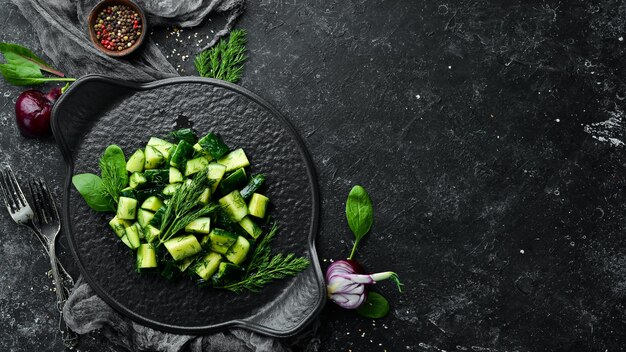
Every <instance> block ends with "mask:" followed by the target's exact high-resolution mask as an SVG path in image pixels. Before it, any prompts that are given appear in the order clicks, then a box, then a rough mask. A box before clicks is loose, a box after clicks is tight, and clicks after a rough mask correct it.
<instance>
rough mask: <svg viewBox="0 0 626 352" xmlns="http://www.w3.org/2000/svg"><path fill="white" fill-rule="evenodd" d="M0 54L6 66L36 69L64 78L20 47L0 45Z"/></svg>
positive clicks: (10, 44) (30, 52)
mask: <svg viewBox="0 0 626 352" xmlns="http://www.w3.org/2000/svg"><path fill="white" fill-rule="evenodd" d="M0 53H2V56H4V59H5V60H6V61H7V63H8V64H13V65H20V66H32V67H37V68H39V69H40V70H42V71H46V72H50V73H52V74H54V75H57V76H59V77H64V75H63V73H62V72H59V71H57V70H55V69H53V68H52V67H50V65H48V64H47V63H46V62H45V61H43V60H42V59H40V58H39V57H37V55H35V54H34V53H33V52H32V51H30V50H29V49H28V48H25V47H23V46H21V45H17V44H12V43H0Z"/></svg>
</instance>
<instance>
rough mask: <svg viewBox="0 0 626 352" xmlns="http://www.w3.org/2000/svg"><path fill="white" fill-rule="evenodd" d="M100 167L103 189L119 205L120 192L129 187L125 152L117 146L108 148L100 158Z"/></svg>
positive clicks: (113, 145)
mask: <svg viewBox="0 0 626 352" xmlns="http://www.w3.org/2000/svg"><path fill="white" fill-rule="evenodd" d="M99 165H100V173H101V175H102V189H103V191H104V193H105V194H106V195H108V196H109V197H110V198H111V199H112V200H113V202H114V203H115V204H117V200H118V199H119V198H120V191H121V190H122V189H124V188H125V187H126V185H128V173H127V171H126V158H125V157H124V152H123V151H122V149H121V148H120V147H118V146H117V145H115V144H112V145H110V146H108V147H107V149H105V150H104V154H103V155H102V157H101V158H100V161H99Z"/></svg>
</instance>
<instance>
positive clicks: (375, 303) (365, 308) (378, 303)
mask: <svg viewBox="0 0 626 352" xmlns="http://www.w3.org/2000/svg"><path fill="white" fill-rule="evenodd" d="M356 312H357V313H359V314H360V315H362V316H364V317H366V318H372V319H378V318H382V317H384V316H385V315H387V313H389V302H388V301H387V299H386V298H385V297H383V296H382V295H381V294H380V293H376V292H369V293H368V295H367V300H366V301H365V303H363V305H361V306H360V307H359V308H357V309H356Z"/></svg>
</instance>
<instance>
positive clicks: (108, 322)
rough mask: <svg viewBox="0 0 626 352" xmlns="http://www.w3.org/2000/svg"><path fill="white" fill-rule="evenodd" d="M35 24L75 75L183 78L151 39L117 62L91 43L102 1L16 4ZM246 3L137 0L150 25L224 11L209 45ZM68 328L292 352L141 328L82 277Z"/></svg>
mask: <svg viewBox="0 0 626 352" xmlns="http://www.w3.org/2000/svg"><path fill="white" fill-rule="evenodd" d="M12 1H13V3H15V4H16V5H17V6H18V8H19V9H20V11H21V12H22V14H23V15H24V17H26V19H27V20H28V21H30V23H31V24H32V26H33V28H34V30H35V32H36V33H37V36H38V37H39V41H40V42H41V46H42V48H43V50H44V52H45V53H46V55H47V56H48V57H49V58H50V59H51V60H52V61H53V62H54V66H55V67H57V68H59V69H60V70H61V71H63V72H67V73H68V74H70V75H71V76H73V77H79V76H82V75H85V74H89V73H99V74H103V75H106V76H109V77H114V78H121V79H126V80H134V81H151V80H154V79H159V78H165V77H172V76H176V75H178V74H177V72H176V70H175V69H174V67H172V65H171V64H170V63H169V62H168V61H167V60H166V59H165V56H164V55H163V53H161V51H160V50H159V49H158V47H157V46H156V45H154V43H153V42H152V41H151V40H150V39H148V40H147V41H146V42H145V43H144V44H143V46H142V48H140V49H139V50H140V51H139V52H138V53H137V54H133V57H131V58H129V59H113V58H110V57H108V56H106V55H104V54H102V53H101V52H100V51H98V50H97V49H96V48H94V47H93V45H92V44H91V42H90V41H89V37H88V33H87V30H86V28H87V24H86V19H87V15H88V13H89V11H90V10H91V8H92V7H93V6H94V5H95V4H96V3H97V2H98V0H79V1H70V0H12ZM244 1H245V0H136V2H137V3H138V4H139V5H140V6H141V7H142V8H143V9H144V11H145V12H146V14H147V16H148V21H149V25H150V26H158V25H178V26H181V27H190V26H195V25H197V24H199V23H200V22H201V21H202V20H203V19H204V18H205V17H206V16H207V15H210V14H213V13H222V14H224V15H225V16H226V20H227V21H226V22H227V23H226V25H225V27H224V28H223V29H222V30H221V31H218V32H217V33H216V34H215V37H214V38H213V40H212V41H211V42H210V43H209V45H208V46H211V45H213V44H214V43H215V42H216V41H217V40H219V38H220V37H222V36H224V35H226V34H228V33H229V31H230V29H231V28H232V26H233V24H234V22H235V20H236V19H237V18H238V17H239V15H240V14H241V12H242V11H243V6H244ZM63 312H64V314H65V320H66V322H67V324H68V326H69V327H70V328H71V329H72V330H74V331H76V332H77V333H79V334H85V333H88V332H91V331H94V330H97V329H100V330H101V331H102V332H103V333H104V335H105V336H106V337H107V338H108V339H109V340H110V341H111V342H113V343H114V344H116V345H118V346H121V347H123V348H125V349H128V350H130V351H164V352H178V351H193V352H201V351H259V352H266V351H267V352H270V351H272V352H280V351H287V349H286V348H285V347H283V345H282V344H281V343H280V342H278V341H277V340H275V339H272V338H267V337H264V336H260V335H257V334H254V333H251V332H248V331H244V330H237V329H235V330H231V331H227V332H223V333H216V334H213V335H206V336H187V335H176V334H170V333H165V332H161V331H156V330H154V329H151V328H148V327H145V326H141V325H139V324H136V323H134V322H132V321H131V320H129V319H127V318H125V317H122V316H121V315H119V314H118V313H117V312H116V311H114V310H113V309H112V308H111V307H110V306H108V305H107V304H106V303H105V302H104V301H103V300H102V299H100V297H98V296H97V295H96V294H95V293H94V291H93V290H92V289H91V288H90V287H89V285H87V283H86V282H85V281H84V280H82V278H81V279H79V280H78V281H77V283H76V285H75V287H74V289H73V291H72V293H71V295H70V297H69V299H68V301H67V304H66V305H65V308H64V310H63Z"/></svg>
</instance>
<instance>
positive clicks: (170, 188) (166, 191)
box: [161, 183, 180, 196]
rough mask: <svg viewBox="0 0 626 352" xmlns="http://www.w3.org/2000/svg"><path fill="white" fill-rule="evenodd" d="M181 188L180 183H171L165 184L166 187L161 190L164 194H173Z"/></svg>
mask: <svg viewBox="0 0 626 352" xmlns="http://www.w3.org/2000/svg"><path fill="white" fill-rule="evenodd" d="M179 188H180V183H171V184H169V185H167V186H165V188H163V191H161V192H162V193H163V194H164V195H166V196H173V195H174V193H176V191H177V190H178V189H179Z"/></svg>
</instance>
